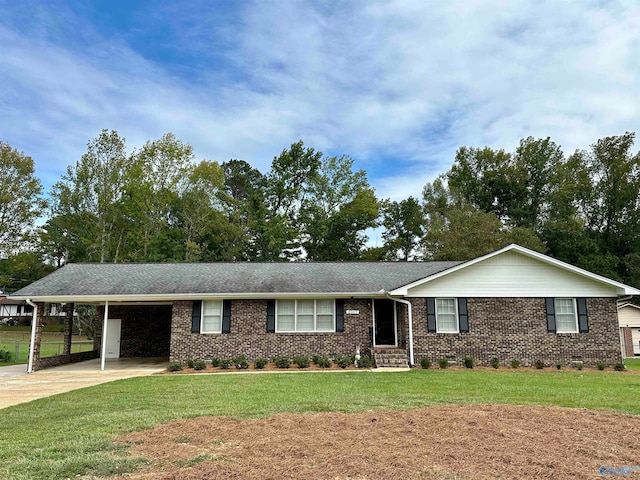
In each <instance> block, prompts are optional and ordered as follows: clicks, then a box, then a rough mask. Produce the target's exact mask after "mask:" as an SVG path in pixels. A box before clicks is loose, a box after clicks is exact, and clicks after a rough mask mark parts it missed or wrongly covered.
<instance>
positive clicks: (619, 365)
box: [613, 362, 627, 372]
mask: <svg viewBox="0 0 640 480" xmlns="http://www.w3.org/2000/svg"><path fill="white" fill-rule="evenodd" d="M613 369H614V370H615V371H616V372H624V371H625V370H626V369H627V367H626V366H625V365H624V363H622V362H618V363H616V364H615V365H614V366H613Z"/></svg>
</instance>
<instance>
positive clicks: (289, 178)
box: [0, 130, 640, 290]
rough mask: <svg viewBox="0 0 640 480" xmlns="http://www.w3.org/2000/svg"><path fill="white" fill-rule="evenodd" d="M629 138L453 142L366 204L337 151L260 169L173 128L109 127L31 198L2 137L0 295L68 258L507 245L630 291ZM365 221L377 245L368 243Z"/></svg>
mask: <svg viewBox="0 0 640 480" xmlns="http://www.w3.org/2000/svg"><path fill="white" fill-rule="evenodd" d="M634 137H635V135H634V134H633V133H625V134H624V135H620V136H612V137H606V138H603V139H600V140H597V141H596V142H595V143H594V144H593V145H591V146H590V147H589V148H588V149H586V150H577V151H575V152H574V153H572V154H570V155H566V154H565V153H564V152H563V151H562V149H561V148H560V147H559V146H558V145H557V144H556V143H554V142H553V141H552V140H551V139H550V138H545V139H536V138H533V137H528V138H525V139H522V140H521V141H520V144H519V146H518V147H517V148H516V149H515V151H514V152H507V151H505V150H502V149H501V150H496V149H491V148H488V147H484V148H473V147H461V148H459V149H458V151H457V153H456V155H455V159H454V161H453V164H452V166H451V168H450V170H449V171H447V172H444V173H442V174H441V175H440V176H439V177H438V178H436V179H435V180H434V181H433V182H431V183H427V184H426V185H425V186H424V189H423V191H422V192H421V195H415V196H414V195H412V196H409V197H408V198H406V199H404V200H401V201H390V200H388V199H379V198H377V196H376V194H375V191H374V189H373V188H372V187H371V185H370V184H369V180H368V178H367V174H366V172H365V171H363V170H357V171H354V168H353V163H354V162H353V160H352V159H351V158H349V157H348V156H334V157H328V156H325V155H323V154H322V153H321V152H319V151H316V150H315V149H313V148H311V147H306V146H305V145H304V144H303V142H302V141H299V142H297V143H293V144H292V145H291V146H290V147H289V148H287V149H284V150H283V151H282V152H281V153H280V154H279V155H277V156H275V157H274V158H273V160H272V162H271V167H270V170H269V171H268V172H266V173H262V172H260V171H259V170H257V169H255V168H253V167H252V166H251V165H250V164H249V163H247V162H246V161H244V160H236V159H232V160H229V161H226V162H223V163H219V162H216V161H211V160H196V158H195V155H194V153H193V149H192V147H191V146H190V145H188V144H186V143H184V142H182V141H180V140H178V139H177V138H175V136H174V135H173V134H171V133H168V134H165V135H164V136H162V138H160V139H157V140H152V141H148V142H147V143H145V144H144V145H143V146H142V147H141V148H140V149H136V150H133V151H128V150H127V146H126V141H125V139H124V138H123V137H121V136H120V135H119V134H118V132H116V131H113V130H111V131H110V130H103V131H102V132H101V133H100V134H99V135H98V136H97V137H96V138H95V139H93V140H91V141H89V142H88V144H87V150H86V152H85V153H84V154H83V155H82V156H81V158H80V159H79V160H78V161H77V162H76V163H75V164H72V165H69V166H68V168H67V170H66V172H65V174H64V175H62V177H61V178H60V180H59V181H58V182H56V183H55V184H54V185H53V187H52V188H51V190H50V191H49V192H47V195H46V196H44V192H43V189H42V185H41V182H40V181H39V180H38V179H37V178H36V176H35V170H34V163H33V160H32V159H31V158H30V157H28V156H26V155H25V154H24V153H22V152H18V151H17V150H15V149H13V148H11V147H10V146H9V145H7V144H5V143H2V142H0V155H1V156H0V167H1V170H0V242H1V243H0V289H9V290H11V289H13V288H18V287H20V286H22V285H23V284H26V283H28V282H30V281H33V280H34V279H36V278H38V277H40V276H42V275H44V274H46V273H47V272H48V271H51V269H53V268H56V267H59V266H61V265H63V264H65V263H67V262H178V261H187V262H202V261H207V262H209V261H320V260H332V261H346V260H395V261H408V260H466V259H470V258H474V257H476V256H479V255H482V254H484V253H487V252H489V251H492V250H495V249H497V248H500V247H502V246H504V245H507V244H510V243H518V244H520V245H523V246H526V247H529V248H532V249H535V250H537V251H540V252H544V253H547V254H549V255H551V256H553V257H555V258H558V259H560V260H563V261H566V262H569V263H572V264H574V265H577V266H579V267H582V268H585V269H587V270H590V271H592V272H595V273H598V274H601V275H604V276H607V277H610V278H613V279H617V280H621V281H624V282H626V283H630V284H632V285H636V286H640V254H639V252H640V200H639V194H638V193H639V191H640V154H639V153H635V154H634V153H633V152H632V149H633V143H634ZM43 218H44V223H40V224H38V225H36V220H37V219H43ZM373 228H378V229H379V230H380V231H381V238H382V245H378V246H370V245H368V240H369V239H368V236H367V234H368V233H369V232H371V229H373Z"/></svg>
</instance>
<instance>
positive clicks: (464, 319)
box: [458, 298, 469, 333]
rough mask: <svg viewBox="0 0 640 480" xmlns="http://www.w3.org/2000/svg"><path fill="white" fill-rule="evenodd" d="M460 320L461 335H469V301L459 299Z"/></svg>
mask: <svg viewBox="0 0 640 480" xmlns="http://www.w3.org/2000/svg"><path fill="white" fill-rule="evenodd" d="M458 320H459V322H460V333H469V312H468V311H467V299H466V298H459V299H458Z"/></svg>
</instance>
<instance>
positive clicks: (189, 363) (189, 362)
mask: <svg viewBox="0 0 640 480" xmlns="http://www.w3.org/2000/svg"><path fill="white" fill-rule="evenodd" d="M195 364H196V360H195V359H193V358H190V359H189V360H187V368H193V366H194V365H195Z"/></svg>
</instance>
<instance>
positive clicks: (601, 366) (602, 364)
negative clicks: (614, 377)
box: [596, 362, 607, 370]
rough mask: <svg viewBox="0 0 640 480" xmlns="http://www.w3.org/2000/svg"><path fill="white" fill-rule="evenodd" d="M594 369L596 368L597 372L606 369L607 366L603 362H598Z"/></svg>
mask: <svg viewBox="0 0 640 480" xmlns="http://www.w3.org/2000/svg"><path fill="white" fill-rule="evenodd" d="M596 367H598V370H604V369H605V368H607V364H606V363H604V362H598V363H596Z"/></svg>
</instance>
